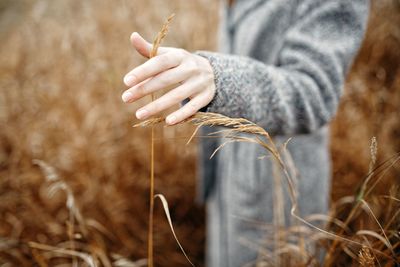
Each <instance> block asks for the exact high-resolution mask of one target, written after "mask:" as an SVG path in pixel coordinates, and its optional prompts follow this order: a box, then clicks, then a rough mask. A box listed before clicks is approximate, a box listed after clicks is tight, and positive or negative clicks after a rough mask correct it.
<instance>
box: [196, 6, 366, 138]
mask: <svg viewBox="0 0 400 267" xmlns="http://www.w3.org/2000/svg"><path fill="white" fill-rule="evenodd" d="M368 7H369V2H368V1H367V0H355V1H350V0H343V1H328V0H321V1H320V0H305V1H302V4H300V5H299V6H298V10H297V13H296V18H295V21H294V23H293V25H292V27H291V28H290V29H289V30H288V31H287V32H286V34H285V36H284V42H283V46H282V49H281V50H280V52H279V55H278V61H277V64H276V65H267V64H265V63H263V62H261V61H257V60H255V59H252V58H249V57H242V56H236V55H226V54H220V53H213V52H206V51H199V52H197V54H198V55H200V56H203V57H205V58H207V59H208V60H209V62H210V64H211V66H212V68H213V70H214V75H215V85H216V95H215V97H214V99H213V100H212V102H211V103H210V104H209V105H208V106H206V107H205V110H206V111H208V112H216V113H221V114H224V115H227V116H230V117H244V118H246V119H249V120H251V121H253V122H255V123H257V124H259V125H260V126H262V127H264V128H265V129H266V130H267V131H269V132H270V134H273V135H293V134H301V133H309V132H313V131H315V130H317V129H318V128H320V127H322V126H323V125H325V124H326V123H328V122H329V121H330V120H331V118H332V117H333V116H334V114H335V112H336V109H337V107H338V102H339V98H340V95H341V92H342V87H343V84H344V79H345V75H346V72H347V70H348V68H349V66H350V64H351V62H352V59H353V57H354V55H355V54H356V53H357V51H358V48H359V46H360V43H361V41H362V38H363V35H364V31H365V28H366V20H367V17H368V10H369V9H368Z"/></svg>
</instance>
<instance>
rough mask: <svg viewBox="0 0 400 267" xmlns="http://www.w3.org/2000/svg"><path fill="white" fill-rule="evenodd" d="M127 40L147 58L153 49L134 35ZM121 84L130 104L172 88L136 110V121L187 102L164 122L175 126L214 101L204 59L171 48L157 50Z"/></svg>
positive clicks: (213, 90)
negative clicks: (123, 85) (124, 88)
mask: <svg viewBox="0 0 400 267" xmlns="http://www.w3.org/2000/svg"><path fill="white" fill-rule="evenodd" d="M130 40H131V43H132V45H133V47H134V48H135V49H136V51H137V52H139V54H141V55H142V56H144V57H147V58H148V57H149V55H150V51H151V48H152V45H151V44H150V43H149V42H147V41H146V40H144V39H143V38H142V37H141V36H140V35H139V34H138V33H136V32H134V33H132V35H131V37H130ZM124 83H125V85H126V86H128V87H129V89H127V90H125V91H124V93H123V94H122V100H123V101H124V102H125V103H133V102H135V101H136V100H138V99H140V98H142V97H145V96H147V95H151V93H154V92H157V91H159V90H161V89H164V88H167V87H170V86H172V87H174V88H173V89H171V90H170V91H168V92H167V93H165V94H164V95H162V96H160V97H158V98H157V99H156V100H154V101H153V102H150V103H148V104H147V105H145V106H143V107H141V108H139V109H138V110H137V111H136V117H137V118H138V119H139V120H145V119H147V118H150V117H152V116H155V115H157V114H159V113H160V112H162V111H164V110H166V109H168V108H170V107H173V106H175V105H177V104H180V103H181V102H182V101H183V100H185V99H190V100H189V102H188V103H186V104H185V105H184V106H182V107H180V108H179V109H177V110H175V111H174V112H172V113H171V114H169V115H168V116H167V117H166V119H165V121H166V123H167V124H169V125H174V124H177V123H179V122H181V121H183V120H185V119H187V118H188V117H190V116H192V115H193V114H195V113H196V112H197V111H199V110H200V109H201V108H203V107H205V106H206V105H207V104H209V103H210V102H211V100H212V99H213V98H214V95H215V90H216V88H215V83H214V74H213V69H212V67H211V65H210V63H209V62H208V60H207V59H205V58H203V57H201V56H198V55H195V54H192V53H189V52H187V51H186V50H183V49H179V48H172V47H160V48H159V49H158V53H157V56H155V57H153V58H151V59H149V60H148V61H146V62H145V63H143V64H142V65H139V66H137V67H136V68H134V69H132V70H131V71H130V72H128V73H127V74H126V75H125V77H124Z"/></svg>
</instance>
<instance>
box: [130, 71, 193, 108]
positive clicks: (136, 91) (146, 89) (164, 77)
mask: <svg viewBox="0 0 400 267" xmlns="http://www.w3.org/2000/svg"><path fill="white" fill-rule="evenodd" d="M187 76H188V73H187V72H185V71H184V69H183V68H182V67H177V68H173V69H169V70H167V71H164V72H162V73H160V74H158V75H156V76H154V77H153V78H150V79H149V80H148V81H145V82H142V83H140V84H137V85H135V86H133V87H132V88H130V89H128V90H126V91H125V92H124V93H123V94H122V100H123V101H124V102H125V103H131V102H133V101H136V100H138V99H140V98H142V97H144V96H146V95H148V94H151V93H153V92H156V91H158V90H161V89H164V88H166V87H169V86H173V85H175V84H178V83H180V82H182V81H184V80H186V78H187Z"/></svg>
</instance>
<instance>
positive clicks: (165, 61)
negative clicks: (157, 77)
mask: <svg viewBox="0 0 400 267" xmlns="http://www.w3.org/2000/svg"><path fill="white" fill-rule="evenodd" d="M172 62H173V58H172V57H171V55H170V54H163V55H161V56H160V57H159V64H160V66H161V68H163V69H166V68H169V67H170V66H171V64H172Z"/></svg>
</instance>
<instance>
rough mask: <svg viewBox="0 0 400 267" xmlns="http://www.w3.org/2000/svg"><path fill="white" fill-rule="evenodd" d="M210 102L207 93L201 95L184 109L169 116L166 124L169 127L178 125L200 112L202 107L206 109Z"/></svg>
mask: <svg viewBox="0 0 400 267" xmlns="http://www.w3.org/2000/svg"><path fill="white" fill-rule="evenodd" d="M208 102H209V100H208V97H207V95H206V94H205V93H203V94H200V95H198V96H196V97H194V98H193V99H191V100H190V101H189V102H188V103H186V104H185V105H184V106H183V107H181V108H180V109H178V110H177V111H175V112H173V113H172V114H170V115H168V117H167V118H166V119H165V121H166V123H167V124H169V125H174V124H177V123H179V122H181V121H183V120H185V119H187V118H189V117H190V116H192V115H193V114H195V113H196V112H197V111H199V110H200V109H201V108H202V107H205V106H206V105H207V104H208Z"/></svg>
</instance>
